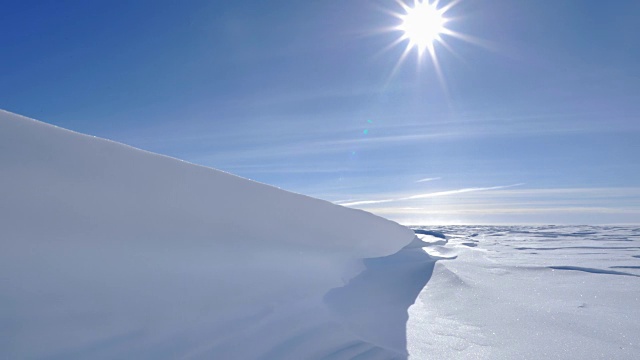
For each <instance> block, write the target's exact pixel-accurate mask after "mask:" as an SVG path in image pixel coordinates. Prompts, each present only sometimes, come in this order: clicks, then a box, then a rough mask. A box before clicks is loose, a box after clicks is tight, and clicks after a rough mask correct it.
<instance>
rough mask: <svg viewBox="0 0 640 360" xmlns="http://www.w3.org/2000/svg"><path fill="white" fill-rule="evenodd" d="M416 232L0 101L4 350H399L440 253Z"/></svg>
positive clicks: (72, 354)
mask: <svg viewBox="0 0 640 360" xmlns="http://www.w3.org/2000/svg"><path fill="white" fill-rule="evenodd" d="M415 240H416V238H415V236H414V234H413V232H412V231H411V230H408V229H406V228H404V227H402V226H400V225H397V224H395V223H393V222H390V221H387V220H384V219H382V218H379V217H376V216H373V215H371V214H369V213H366V212H363V211H359V210H353V209H348V208H344V207H340V206H336V205H333V204H330V203H328V202H325V201H321V200H317V199H313V198H309V197H306V196H302V195H298V194H293V193H289V192H285V191H282V190H279V189H276V188H273V187H270V186H267V185H263V184H259V183H256V182H253V181H249V180H246V179H242V178H239V177H236V176H233V175H230V174H227V173H224V172H220V171H216V170H213V169H209V168H205V167H200V166H196V165H193V164H189V163H186V162H182V161H179V160H176V159H172V158H168V157H165V156H160V155H156V154H152V153H148V152H144V151H141V150H137V149H134V148H131V147H128V146H125V145H122V144H118V143H115V142H111V141H108V140H104V139H99V138H95V137H91V136H86V135H81V134H78V133H74V132H71V131H67V130H64V129H61V128H57V127H54V126H51V125H47V124H44V123H41V122H38V121H35V120H31V119H27V118H24V117H21V116H18V115H14V114H11V113H7V112H2V111H0V248H1V250H0V358H3V359H6V358H45V359H74V358H92V359H111V358H129V359H134V358H135V359H145V358H149V359H174V358H185V359H186V358H206V359H211V358H225V359H288V358H290V359H302V358H306V359H314V358H317V359H320V358H327V359H350V358H360V357H361V358H371V359H376V358H380V359H389V358H405V357H406V354H407V351H406V334H405V332H406V330H405V323H406V321H407V308H408V307H409V306H410V305H411V304H412V303H413V301H414V300H415V297H416V296H417V294H418V292H419V291H420V289H421V288H422V287H423V286H424V284H425V283H426V281H427V280H428V278H429V276H430V275H431V270H432V269H433V263H434V260H433V259H431V258H430V257H429V256H428V255H426V253H425V252H423V251H421V249H420V247H419V246H418V247H417V246H416V245H415V243H412V244H413V245H412V244H410V243H411V242H412V241H415ZM407 245H408V246H407ZM405 246H407V247H406V248H404V250H402V251H400V252H399V250H401V249H402V248H403V247H405ZM394 254H395V255H394ZM364 259H370V260H364ZM409 260H410V261H409ZM407 264H408V265H407ZM385 287H388V289H389V291H387V288H385ZM393 289H403V291H401V292H400V293H395V295H393V296H391V295H389V294H391V293H392V291H393ZM378 294H387V295H385V296H382V297H381V298H379V297H378V296H376V295H378ZM354 308H357V311H355V310H354Z"/></svg>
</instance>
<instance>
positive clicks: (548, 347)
mask: <svg viewBox="0 0 640 360" xmlns="http://www.w3.org/2000/svg"><path fill="white" fill-rule="evenodd" d="M416 229H417V230H418V231H419V230H424V229H426V230H428V231H429V232H433V231H434V230H435V231H437V232H440V233H442V234H444V235H446V236H445V239H441V238H433V237H429V239H430V240H429V242H430V244H429V245H428V246H426V247H425V249H426V250H427V251H428V252H429V253H430V254H432V255H434V256H443V258H442V259H441V261H438V262H437V263H436V265H435V268H434V270H433V276H432V278H431V280H430V281H429V283H428V284H427V285H426V286H425V287H424V289H423V290H422V291H421V292H420V295H419V297H418V299H417V300H416V302H415V304H413V305H412V306H411V307H410V308H409V321H408V323H407V336H408V340H407V341H408V349H409V353H410V358H411V359H505V360H507V359H630V360H631V359H639V358H640V228H639V227H632V226H626V227H616V226H442V227H434V226H429V227H426V228H423V227H418V228H416ZM418 236H419V237H422V235H418ZM444 257H446V259H445V258H444Z"/></svg>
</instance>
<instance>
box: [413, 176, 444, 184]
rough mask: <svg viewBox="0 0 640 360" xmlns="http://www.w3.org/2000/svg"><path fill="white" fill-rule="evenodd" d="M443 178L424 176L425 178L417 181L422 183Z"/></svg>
mask: <svg viewBox="0 0 640 360" xmlns="http://www.w3.org/2000/svg"><path fill="white" fill-rule="evenodd" d="M440 179H442V178H440V177H432V178H424V179H420V180H418V181H416V182H417V183H422V182H427V181H436V180H440Z"/></svg>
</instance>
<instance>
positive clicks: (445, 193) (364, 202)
mask: <svg viewBox="0 0 640 360" xmlns="http://www.w3.org/2000/svg"><path fill="white" fill-rule="evenodd" d="M521 185H524V183H520V184H512V185H504V186H492V187H484V188H465V189H457V190H447V191H437V192H432V193H427V194H418V195H412V196H407V197H402V198H397V199H383V200H362V201H354V202H348V203H342V204H339V205H342V206H361V205H372V204H384V203H390V202H397V201H405V200H415V199H425V198H432V197H439V196H448V195H455V194H462V193H469V192H477V191H490V190H499V189H507V188H511V187H514V186H521Z"/></svg>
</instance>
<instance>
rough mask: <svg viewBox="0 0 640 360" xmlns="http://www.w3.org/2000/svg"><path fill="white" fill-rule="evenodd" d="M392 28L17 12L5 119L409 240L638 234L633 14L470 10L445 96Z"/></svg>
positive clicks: (60, 4) (188, 10)
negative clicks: (128, 151)
mask: <svg viewBox="0 0 640 360" xmlns="http://www.w3.org/2000/svg"><path fill="white" fill-rule="evenodd" d="M446 4H448V2H446V1H442V5H446ZM401 11H402V10H401V8H400V6H399V5H398V4H397V3H396V2H395V1H393V0H389V1H383V0H349V1H344V0H326V1H284V0H269V1H245V2H241V1H231V2H229V1H224V2H223V1H198V0H193V1H183V2H176V1H136V2H131V1H44V0H43V1H13V2H8V3H7V4H5V5H4V6H3V11H2V12H0V44H1V46H2V56H0V71H1V73H0V74H1V76H0V108H3V109H5V110H8V111H12V112H15V113H19V114H22V115H25V116H29V117H33V118H36V119H39V120H42V121H45V122H48V123H52V124H55V125H59V126H62V127H65V128H69V129H72V130H76V131H80V132H83V133H88V134H92V135H96V136H100V137H106V138H109V139H113V140H116V141H120V142H123V143H126V144H129V145H132V146H135V147H139V148H143V149H146V150H150V151H154V152H158V153H162V154H167V155H170V156H174V157H177V158H181V159H185V160H188V161H191V162H194V163H197V164H202V165H206V166H211V167H215V168H218V169H222V170H225V171H228V172H231V173H234V174H238V175H240V176H244V177H247V178H250V179H254V180H257V181H260V182H264V183H268V184H272V185H275V186H278V187H281V188H284V189H287V190H291V191H295V192H300V193H303V194H307V195H311V196H315V197H320V198H323V199H327V200H330V201H334V202H337V203H341V204H351V205H349V206H353V207H357V208H362V209H365V210H368V211H372V212H374V213H377V214H380V215H382V216H385V217H388V218H392V219H394V220H398V221H400V222H403V223H412V224H418V223H422V224H430V223H446V224H449V223H472V224H478V223H480V224H506V223H558V224H562V223H579V224H601V223H639V222H640V161H638V159H639V158H640V118H639V114H640V36H638V35H637V34H639V33H640V3H639V2H637V1H632V0H621V1H616V2H613V3H606V2H602V1H589V0H575V1H574V0H560V1H553V2H543V1H539V0H520V1H512V0H461V1H459V2H458V3H457V4H456V5H455V6H454V7H452V8H451V10H449V11H448V12H447V16H448V17H450V18H451V21H450V22H449V23H448V24H447V26H448V28H449V29H451V30H454V31H456V32H459V33H462V34H465V35H467V36H468V37H470V38H472V39H473V42H469V41H465V40H462V39H459V38H455V37H451V36H446V35H443V39H444V41H445V42H446V44H447V46H448V47H449V49H450V50H449V49H446V48H445V47H444V46H442V45H439V44H436V49H435V50H436V54H437V58H438V61H439V64H440V69H441V74H442V77H441V80H440V78H439V77H438V72H437V71H436V69H435V67H434V64H433V62H432V61H431V59H430V58H429V57H428V56H423V57H422V59H418V56H417V55H416V52H415V51H413V52H411V53H410V54H409V56H407V57H406V59H405V61H404V62H403V63H402V64H401V65H400V66H397V67H396V65H397V64H398V60H399V58H400V57H401V55H402V53H403V51H404V50H405V46H406V42H402V43H400V44H398V45H397V46H395V47H392V48H390V49H387V50H386V51H385V50H384V49H385V48H388V45H389V44H391V43H393V42H394V40H395V39H397V38H398V37H399V36H400V35H401V33H399V32H398V31H385V29H389V28H391V27H394V26H397V25H398V24H399V21H398V19H397V18H395V17H393V16H392V15H390V14H389V12H401ZM394 68H395V69H397V70H396V71H395V72H394ZM423 179H429V180H428V181H420V180H423Z"/></svg>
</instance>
